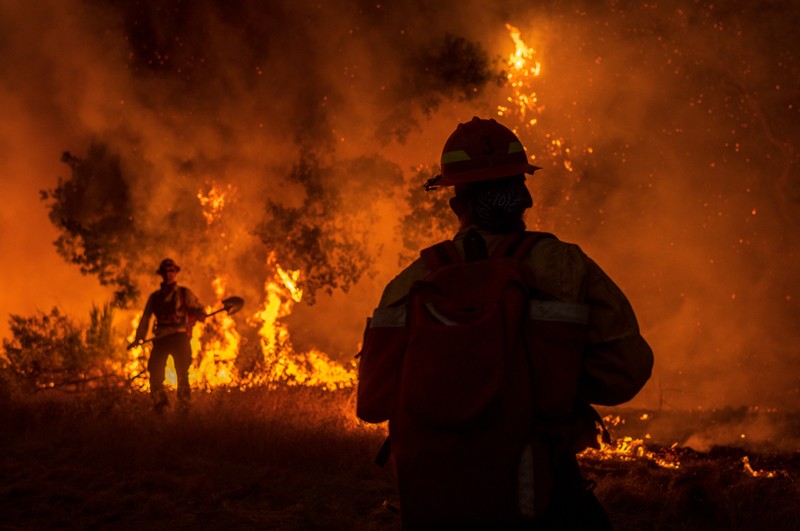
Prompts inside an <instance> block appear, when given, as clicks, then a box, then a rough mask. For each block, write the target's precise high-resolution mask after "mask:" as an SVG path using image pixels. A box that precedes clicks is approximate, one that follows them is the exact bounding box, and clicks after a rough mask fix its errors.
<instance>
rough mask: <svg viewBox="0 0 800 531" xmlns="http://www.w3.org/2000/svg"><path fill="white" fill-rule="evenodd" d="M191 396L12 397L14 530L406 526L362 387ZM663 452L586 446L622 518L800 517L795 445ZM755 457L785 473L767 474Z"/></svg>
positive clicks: (624, 521) (4, 503)
mask: <svg viewBox="0 0 800 531" xmlns="http://www.w3.org/2000/svg"><path fill="white" fill-rule="evenodd" d="M193 400H194V404H193V408H192V410H191V411H190V412H188V413H187V414H179V413H177V412H174V411H169V412H167V413H166V414H164V415H162V416H155V415H154V414H153V413H152V412H151V410H150V404H149V401H148V400H147V397H146V396H143V395H140V394H136V393H134V394H124V393H120V394H117V393H106V394H102V395H97V396H92V397H90V396H88V395H81V396H77V397H71V396H67V397H64V396H37V397H35V398H31V399H26V400H24V401H21V400H12V401H6V402H5V403H3V404H0V406H1V407H0V529H54V528H69V529H226V530H234V529H289V530H293V529H297V530H299V529H346V530H350V529H352V530H361V529H365V530H366V529H387V530H393V529H399V519H398V517H397V515H396V514H395V513H394V512H393V511H392V510H391V509H390V508H387V507H385V506H384V501H385V500H393V492H394V489H393V485H392V481H393V480H392V477H391V472H390V471H389V470H388V469H387V470H384V469H380V468H378V467H376V466H375V465H373V464H372V460H373V457H374V455H375V452H376V450H377V448H378V447H379V446H380V444H381V442H382V440H383V432H382V431H381V430H379V429H374V428H369V427H366V426H363V425H359V424H358V423H356V422H355V420H354V419H353V417H352V407H353V399H352V394H351V393H349V392H341V393H328V392H324V391H318V390H314V389H283V390H280V391H266V390H249V391H243V392H239V391H235V392H225V391H219V390H218V391H215V392H213V393H196V394H195V396H194V397H193ZM631 418H634V417H633V416H632V415H631ZM631 429H635V426H632V428H631ZM654 447H655V448H656V449H657V448H658V447H657V445H656V446H654ZM657 453H658V452H657ZM662 453H664V455H666V454H667V453H670V455H673V454H674V455H675V456H676V457H677V458H679V459H680V462H681V465H680V468H678V469H677V470H669V469H664V468H660V467H658V466H657V465H655V464H654V463H653V462H652V461H650V460H647V459H635V460H633V461H628V462H624V461H620V460H616V459H615V460H610V461H604V460H600V459H585V460H583V463H582V464H583V466H584V469H585V471H586V473H587V475H589V476H590V477H592V478H593V479H595V480H596V481H597V484H598V486H597V489H596V492H597V494H598V496H599V497H600V498H601V500H602V501H603V502H604V504H605V505H606V506H607V508H608V509H609V512H610V513H611V516H612V519H613V521H614V522H615V524H616V525H617V527H618V528H619V529H621V530H628V529H630V530H633V529H637V530H639V529H659V530H660V529H692V530H693V529H697V530H699V529H797V528H798V525H799V524H798V523H799V522H800V490H798V485H797V484H796V483H795V481H796V479H795V478H798V477H800V457H798V454H797V453H796V452H794V453H793V452H786V451H783V452H780V453H768V454H757V453H754V452H752V451H748V450H746V449H745V448H735V447H725V448H712V449H710V450H709V451H707V452H703V453H700V452H695V451H691V450H688V449H684V450H678V451H677V453H676V451H674V450H669V449H664V450H662ZM745 455H747V456H749V459H750V462H751V465H752V468H753V469H755V470H756V471H757V470H758V469H761V468H763V469H769V470H779V471H785V474H783V473H781V474H779V475H778V477H775V478H766V477H753V476H752V475H751V474H749V473H747V472H746V470H745V469H744V467H743V463H742V458H743V457H744V456H745Z"/></svg>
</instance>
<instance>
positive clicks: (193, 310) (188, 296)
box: [136, 284, 205, 339]
mask: <svg viewBox="0 0 800 531" xmlns="http://www.w3.org/2000/svg"><path fill="white" fill-rule="evenodd" d="M204 314H205V311H204V310H203V305H202V304H200V301H199V300H198V299H197V296H196V295H195V294H194V293H192V291H191V290H190V289H189V288H186V287H183V286H178V285H177V284H168V285H164V284H162V286H161V289H159V290H157V291H154V292H153V293H152V294H151V295H150V297H149V298H148V299H147V304H146V305H145V308H144V313H143V314H142V318H141V320H140V321H139V326H138V328H137V329H136V337H137V339H144V338H145V336H146V335H147V331H148V329H149V327H150V318H151V317H152V316H155V318H156V322H155V325H154V326H153V333H154V334H155V335H156V336H157V337H158V336H165V335H169V334H173V333H175V332H179V331H185V332H186V333H187V334H188V333H191V328H192V325H194V322H195V321H196V320H197V319H198V318H199V317H201V316H202V315H204Z"/></svg>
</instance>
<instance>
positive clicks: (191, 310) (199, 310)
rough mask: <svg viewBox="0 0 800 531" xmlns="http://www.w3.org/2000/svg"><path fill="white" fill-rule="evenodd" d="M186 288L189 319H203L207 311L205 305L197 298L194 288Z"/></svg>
mask: <svg viewBox="0 0 800 531" xmlns="http://www.w3.org/2000/svg"><path fill="white" fill-rule="evenodd" d="M183 289H185V290H186V291H185V299H186V300H185V302H186V312H187V314H188V315H189V320H191V321H203V320H204V319H205V318H206V311H205V309H204V308H203V305H202V304H201V303H200V300H199V299H198V298H197V295H195V294H194V293H193V292H192V290H190V289H189V288H183Z"/></svg>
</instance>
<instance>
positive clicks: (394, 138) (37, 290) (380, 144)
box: [0, 0, 800, 407]
mask: <svg viewBox="0 0 800 531" xmlns="http://www.w3.org/2000/svg"><path fill="white" fill-rule="evenodd" d="M143 4H145V5H139V4H137V3H133V2H116V1H111V0H109V1H100V0H93V1H88V0H87V1H77V0H70V1H55V0H52V1H42V2H22V3H20V2H10V1H8V2H2V3H0V56H1V57H2V61H0V103H2V106H3V109H4V113H5V116H4V120H3V121H2V122H0V160H1V161H2V172H3V177H2V178H0V191H1V192H2V196H3V197H4V198H5V202H4V205H5V206H4V209H3V212H2V214H0V220H2V221H1V222H0V223H1V224H0V246H2V249H3V260H2V262H0V274H2V278H3V279H4V282H3V290H2V294H1V295H0V301H1V302H2V305H3V308H5V309H6V311H8V312H12V313H23V314H25V313H29V312H31V311H33V310H34V309H37V308H47V307H49V306H52V305H54V304H58V305H61V306H62V307H65V308H66V309H67V310H69V311H75V312H85V311H86V309H88V306H89V304H90V302H91V301H97V300H103V299H104V298H107V297H108V293H107V291H106V290H104V289H101V288H100V287H98V285H97V283H96V281H95V279H93V278H87V277H81V276H80V274H79V273H78V272H77V271H76V269H75V268H74V267H72V266H69V265H66V264H65V263H64V262H63V261H62V259H61V258H59V257H58V256H56V254H55V253H54V251H53V249H52V245H51V242H52V241H53V240H54V239H55V237H56V233H55V231H54V229H53V227H52V226H51V225H50V224H49V222H48V220H47V217H46V210H45V208H44V206H43V204H42V203H41V202H40V201H39V197H38V190H40V189H44V188H52V187H53V186H54V185H55V181H56V178H57V177H58V176H59V175H61V176H65V177H66V176H68V172H69V169H68V168H67V167H65V166H64V165H63V164H61V163H60V162H59V155H60V153H61V152H62V151H65V150H70V151H72V152H73V153H76V154H80V153H83V152H85V150H86V149H87V146H88V145H89V144H90V143H91V142H92V141H100V142H102V143H103V144H105V145H107V146H109V147H110V149H112V150H113V151H114V152H115V153H116V154H118V155H119V156H120V160H121V165H122V168H123V170H124V174H125V176H126V178H127V179H129V180H130V185H131V190H132V194H133V196H132V199H131V200H132V203H133V205H134V206H135V212H136V220H137V223H139V224H140V226H141V229H142V230H143V231H144V233H146V234H153V235H156V234H163V233H164V231H167V230H169V231H174V232H175V234H176V238H175V242H174V245H171V246H170V245H165V246H164V247H163V248H162V249H159V251H160V252H158V253H157V255H154V256H142V257H141V259H142V260H146V261H148V262H150V263H152V264H153V266H155V264H157V262H158V260H159V259H160V258H162V257H163V256H167V255H174V257H175V258H176V259H178V260H179V262H181V263H182V265H183V266H184V271H183V273H182V279H181V280H182V281H185V282H186V283H187V284H189V285H190V286H192V287H193V288H194V289H195V290H196V291H198V293H199V294H200V295H201V298H202V299H203V300H204V301H206V302H207V303H208V304H211V303H212V302H213V301H214V300H216V295H215V293H214V292H213V287H212V285H211V281H212V278H208V277H204V276H202V275H200V274H199V273H197V271H199V270H200V269H201V268H200V266H199V264H200V263H201V262H202V263H203V266H204V268H205V269H216V270H219V273H220V274H222V273H224V274H225V275H227V278H228V288H227V289H228V291H229V293H243V294H245V295H246V296H247V297H246V298H248V300H249V301H251V302H252V303H253V306H252V307H251V310H252V311H256V307H257V306H259V305H260V304H262V301H265V298H264V297H265V293H264V282H265V280H266V277H267V276H269V275H271V273H267V272H265V266H264V263H265V262H264V257H265V256H266V255H267V254H268V253H269V250H268V249H263V248H259V245H260V242H259V241H258V240H257V239H255V238H253V237H252V228H253V227H254V226H255V224H257V223H258V221H259V219H260V215H261V213H262V212H263V210H264V206H263V205H264V202H265V201H267V200H268V199H272V200H278V201H281V202H283V203H285V204H287V205H296V204H297V203H298V202H299V201H301V200H302V193H301V192H300V191H298V190H297V189H295V188H293V187H292V186H284V184H285V179H284V177H285V175H286V174H287V172H288V171H289V169H290V168H291V167H292V165H293V164H295V163H296V162H297V161H298V160H301V159H302V158H303V157H304V154H306V153H308V154H313V155H314V156H316V157H318V158H319V159H320V160H322V161H323V163H334V162H335V161H347V160H354V159H357V158H358V157H378V158H380V160H382V161H385V162H386V164H388V165H389V166H390V167H393V168H395V169H396V170H397V172H399V173H401V174H403V175H405V176H406V177H407V178H408V176H409V175H411V174H412V173H413V171H412V169H411V168H413V167H415V166H417V165H419V164H432V163H435V162H436V159H437V157H438V154H439V150H440V149H441V145H442V143H443V141H444V139H445V138H446V137H447V135H448V134H449V133H450V131H451V130H452V129H453V127H454V125H455V124H456V123H458V122H459V121H465V120H468V119H469V118H471V117H472V116H473V115H476V114H479V115H484V116H489V115H493V116H498V115H499V114H500V115H502V116H498V119H500V120H503V121H504V122H505V123H507V124H508V125H510V126H513V127H515V128H516V129H517V131H518V132H519V134H520V136H522V138H523V141H524V143H525V144H526V146H527V148H528V152H529V154H530V155H532V156H535V157H536V163H537V164H539V165H541V166H544V168H545V169H544V170H543V171H542V172H540V173H538V174H537V175H536V177H535V178H534V179H533V180H532V181H531V182H530V184H531V189H532V191H533V193H534V196H535V200H536V203H537V205H536V207H535V208H534V210H533V212H532V213H531V214H530V216H529V225H530V226H532V227H535V228H539V229H543V230H548V231H552V232H555V233H556V234H558V235H559V236H560V237H561V238H562V239H565V240H568V241H574V242H576V243H579V244H580V245H581V246H582V248H583V249H584V250H585V251H586V252H587V253H588V254H589V255H590V256H592V257H593V258H595V259H596V260H597V261H598V262H599V263H600V264H601V265H602V266H603V267H604V268H605V269H606V270H607V271H608V272H609V273H610V274H611V275H612V277H613V278H615V279H616V280H617V281H618V283H619V284H620V285H621V286H622V287H623V288H624V289H625V291H626V292H627V293H628V294H629V295H630V298H631V300H632V302H633V304H634V307H635V308H636V309H637V312H638V315H639V319H640V324H641V326H642V328H643V330H644V333H645V335H646V337H647V338H648V339H649V340H650V341H651V343H652V344H653V347H654V349H655V351H656V355H657V367H656V373H655V375H654V378H653V380H652V382H651V383H650V384H648V387H647V388H646V390H645V392H644V393H643V394H642V395H641V397H640V398H639V399H637V400H639V401H640V402H641V403H643V404H645V405H650V406H653V407H655V406H656V405H658V404H666V405H672V406H680V407H687V406H698V405H701V406H714V405H726V404H728V405H738V404H759V403H761V404H765V405H777V406H786V405H791V404H794V403H796V400H797V398H798V393H800V385H799V382H798V372H797V370H796V369H795V359H796V358H797V356H798V354H800V353H799V352H798V347H797V344H798V341H797V331H796V323H797V315H800V305H799V304H798V299H800V292H798V286H799V285H800V281H798V279H797V275H796V274H795V272H794V267H795V263H796V261H797V248H798V245H797V244H798V235H797V232H796V231H795V230H794V229H795V228H796V227H797V222H798V214H797V206H798V202H800V185H799V184H798V155H797V144H798V140H799V139H800V138H799V136H800V128H798V125H797V124H798V105H800V98H799V97H798V96H799V94H798V92H800V88H798V84H797V79H798V73H799V72H800V71H799V70H798V69H800V63H798V57H797V54H798V52H799V51H800V50H798V46H797V42H796V38H794V37H793V35H794V31H795V28H796V26H797V23H798V21H799V20H798V19H800V16H799V13H800V10H798V8H797V7H794V6H793V4H792V3H778V2H749V3H748V2H732V3H727V4H725V6H722V5H717V4H712V3H710V2H700V1H690V0H684V1H682V2H677V3H674V2H669V3H658V4H656V3H647V2H616V1H608V2H601V3H598V2H589V1H588V0H587V1H577V0H576V1H570V2H537V3H531V2H522V1H519V2H516V1H505V2H491V3H485V2H483V3H481V2H455V1H443V2H433V1H431V2H425V1H417V2H414V1H406V2H400V3H397V2H387V3H381V2H350V3H346V4H344V5H343V4H342V3H341V2H312V3H308V4H302V5H300V4H297V3H296V2H289V1H286V2H269V3H265V2H245V1H233V2H221V1H220V2H215V1H211V0H208V1H203V2H185V3H184V2H180V1H177V0H176V1H173V2H159V3H152V4H148V3H143ZM515 29H516V32H515ZM447 34H449V35H451V36H456V37H461V38H463V39H465V40H466V41H467V42H470V43H478V44H479V45H480V46H481V47H482V48H483V50H484V51H485V52H486V56H487V57H488V59H489V66H490V69H491V71H492V72H493V73H494V74H497V77H499V78H501V79H503V80H505V82H504V83H498V82H495V81H496V79H494V77H492V78H486V79H477V80H475V81H474V83H472V82H467V81H465V80H469V77H468V76H466V75H465V72H463V71H461V70H459V68H462V67H463V65H460V66H459V67H458V68H456V69H455V71H452V72H451V71H449V70H447V66H448V65H447V64H446V61H445V60H444V59H446V57H445V58H444V59H443V58H442V57H441V56H437V57H438V60H437V62H434V63H431V62H426V61H425V60H424V58H425V57H427V55H426V54H429V51H430V50H432V49H436V48H437V46H440V44H441V42H442V40H443V38H445V36H446V35H447ZM515 39H516V42H515ZM520 42H521V43H523V45H525V46H527V47H528V48H530V50H529V51H530V53H531V55H529V56H524V57H523V59H526V60H528V61H529V62H528V63H527V65H528V67H531V65H533V64H535V63H536V62H538V63H539V65H538V67H536V68H535V70H529V71H527V72H526V73H523V72H521V71H519V72H516V74H517V77H516V78H511V79H510V82H509V77H508V74H509V73H514V72H513V67H514V64H515V63H514V61H513V60H512V61H508V60H507V58H508V57H509V56H510V55H511V54H515V53H517V52H519V50H520V47H519V46H520ZM525 49H527V48H523V50H525ZM517 57H519V56H517ZM420 58H422V59H420ZM525 76H527V77H525ZM521 77H524V79H522V82H523V83H522V84H521V85H519V84H517V82H518V81H520V79H521ZM454 80H455V81H454ZM448 83H450V85H448ZM452 83H456V84H458V83H462V84H464V83H466V86H453V85H452ZM470 83H472V84H470ZM353 167H354V168H358V166H357V165H355V166H353ZM385 177H386V176H385V175H381V174H375V173H372V172H369V171H366V170H365V171H364V172H363V173H358V172H353V173H348V174H341V173H340V174H336V178H337V179H339V180H340V181H337V183H339V182H340V183H341V184H340V185H339V184H337V185H336V186H337V187H340V188H341V189H348V190H351V189H357V190H360V191H361V192H365V193H361V194H360V195H359V194H355V193H349V195H345V197H346V198H349V199H350V200H351V201H352V202H351V203H350V204H348V203H347V202H345V203H344V204H342V205H340V208H341V209H342V210H343V211H348V212H349V213H352V212H359V211H360V210H359V209H361V208H363V206H364V204H365V203H369V202H370V199H369V198H370V196H369V191H370V190H373V189H374V190H379V189H381V187H384V186H389V183H388V182H387V181H386V180H385ZM391 186H396V183H392V184H391ZM213 190H216V192H213V193H212V191H213ZM226 190H227V191H228V192H227V193H229V194H232V195H235V196H236V198H237V202H236V207H235V209H231V208H230V205H227V206H226V205H219V197H220V194H223V193H225V191H226ZM186 191H188V192H189V193H190V194H191V195H192V196H193V197H197V200H198V201H201V200H204V201H205V203H203V207H204V209H205V210H204V211H205V212H209V215H212V214H210V212H211V211H212V210H213V208H214V207H215V206H220V208H222V209H223V210H224V209H226V208H228V209H229V210H228V211H227V212H229V214H227V218H226V221H225V225H224V230H223V229H222V228H220V229H219V232H218V234H217V236H218V243H217V244H215V245H213V246H207V247H205V248H202V249H200V248H194V247H192V242H193V241H195V240H193V238H192V234H194V233H196V232H197V231H209V230H218V229H217V228H216V227H217V226H216V225H214V223H215V221H214V219H213V217H212V218H206V219H205V221H206V222H207V224H206V225H203V224H202V220H201V223H199V224H196V225H194V226H189V225H185V224H184V225H178V226H175V225H174V223H176V222H175V221H174V220H175V219H178V220H180V219H181V218H180V216H179V215H177V214H179V213H180V211H181V210H182V209H184V208H186V205H185V204H182V203H181V202H180V201H178V200H177V199H176V198H177V197H182V196H181V195H179V192H186ZM214 194H217V195H216V196H215V195H214ZM184 195H185V194H184ZM228 197H230V195H229V196H228ZM375 197H376V198H377V197H378V195H376V196H375ZM401 197H402V191H397V192H395V193H394V194H388V195H387V194H383V195H380V198H379V199H375V201H378V204H377V205H373V206H377V210H378V211H379V212H380V215H379V216H378V218H377V219H369V220H366V219H360V218H359V217H358V216H350V217H347V218H343V219H347V220H348V223H349V224H350V225H349V226H342V227H341V230H343V231H349V230H358V229H364V228H366V229H368V232H369V233H370V235H371V236H370V238H371V239H370V242H371V243H370V245H371V246H372V247H370V249H371V251H372V252H373V253H374V255H375V256H377V257H378V258H377V262H376V264H375V267H374V272H375V275H374V276H366V277H364V278H363V279H362V280H361V282H359V283H358V284H357V285H355V286H354V287H353V288H352V289H351V290H350V291H349V292H348V293H346V294H345V293H342V292H340V291H334V293H333V295H332V296H330V297H328V296H321V297H319V301H318V303H317V304H316V305H315V306H305V305H303V304H298V305H296V306H294V308H293V313H292V314H291V315H285V316H283V317H282V319H283V320H284V321H285V322H286V323H288V327H289V329H290V331H291V334H292V340H293V342H294V343H295V344H296V345H297V349H298V351H303V352H313V349H314V348H319V349H322V350H324V351H326V352H328V353H329V354H330V355H331V356H333V357H337V358H339V359H341V360H342V361H344V362H349V360H350V359H351V357H352V355H353V354H354V353H355V349H356V344H357V343H358V341H359V339H360V333H361V327H362V326H363V322H364V317H365V316H366V315H368V314H369V313H370V311H371V308H372V307H373V306H374V304H375V302H376V301H377V299H378V297H379V295H380V289H381V287H382V285H383V284H384V283H385V282H386V281H387V280H388V279H389V278H391V276H392V275H394V274H395V273H396V270H397V267H398V264H397V249H398V243H397V237H396V234H395V230H396V220H397V218H398V217H399V216H401V215H402V214H404V213H405V212H406V210H407V206H406V205H405V204H404V203H403V201H399V200H398V198H401ZM195 206H196V205H195ZM176 216H177V217H176ZM361 224H363V226H362V225H361ZM356 225H359V226H356ZM250 255H253V256H252V260H250V259H248V257H249V256H250ZM289 267H291V266H289ZM193 271H194V272H193ZM147 282H152V284H153V285H152V287H153V288H154V287H155V283H156V279H155V278H149V279H146V280H145V289H146V290H147V289H149V287H148V285H147ZM256 301H257V302H256ZM2 330H3V332H5V330H6V329H5V328H3V329H2Z"/></svg>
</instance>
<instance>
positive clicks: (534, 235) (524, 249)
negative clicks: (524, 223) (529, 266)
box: [492, 231, 555, 260]
mask: <svg viewBox="0 0 800 531" xmlns="http://www.w3.org/2000/svg"><path fill="white" fill-rule="evenodd" d="M547 238H555V236H553V235H552V234H550V233H549V232H530V231H525V232H519V233H517V234H512V235H510V236H509V237H507V238H506V239H505V240H503V241H501V242H500V244H499V245H498V246H497V248H496V249H495V251H494V253H493V254H492V256H493V257H501V256H507V257H513V258H517V259H518V260H523V259H524V258H525V257H526V256H527V255H528V253H529V252H530V250H531V249H532V248H533V246H534V245H536V244H537V243H538V242H540V241H541V240H543V239H547Z"/></svg>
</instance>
